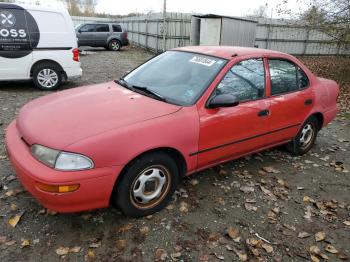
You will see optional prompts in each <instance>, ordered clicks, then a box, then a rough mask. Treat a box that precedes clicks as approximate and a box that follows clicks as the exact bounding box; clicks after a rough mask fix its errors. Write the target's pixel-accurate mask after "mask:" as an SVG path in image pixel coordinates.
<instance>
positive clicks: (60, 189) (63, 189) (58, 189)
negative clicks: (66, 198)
mask: <svg viewBox="0 0 350 262" xmlns="http://www.w3.org/2000/svg"><path fill="white" fill-rule="evenodd" d="M35 185H36V187H37V188H38V189H40V190H41V191H45V192H49V193H69V192H74V191H76V190H78V189H79V187H80V185H79V184H75V185H48V184H43V183H39V182H36V183H35Z"/></svg>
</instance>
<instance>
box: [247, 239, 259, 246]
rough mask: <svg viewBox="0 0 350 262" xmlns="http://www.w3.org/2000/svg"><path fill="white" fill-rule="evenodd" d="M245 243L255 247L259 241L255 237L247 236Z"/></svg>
mask: <svg viewBox="0 0 350 262" xmlns="http://www.w3.org/2000/svg"><path fill="white" fill-rule="evenodd" d="M246 243H247V245H249V246H252V247H255V246H256V245H258V244H259V243H260V241H259V240H257V239H256V238H248V239H247V240H246Z"/></svg>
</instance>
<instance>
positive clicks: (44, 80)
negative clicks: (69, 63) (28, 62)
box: [32, 63, 62, 90]
mask: <svg viewBox="0 0 350 262" xmlns="http://www.w3.org/2000/svg"><path fill="white" fill-rule="evenodd" d="M32 77H33V82H34V84H35V86H36V87H38V88H39V89H41V90H55V89H57V88H58V87H59V86H60V85H61V83H62V72H61V69H60V67H59V66H57V65H56V64H54V63H41V64H39V65H37V66H35V67H34V69H33V76H32Z"/></svg>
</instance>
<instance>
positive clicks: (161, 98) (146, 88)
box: [131, 85, 167, 102]
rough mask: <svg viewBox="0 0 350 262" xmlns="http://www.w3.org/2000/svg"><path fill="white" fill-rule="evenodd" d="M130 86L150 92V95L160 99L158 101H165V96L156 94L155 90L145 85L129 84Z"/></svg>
mask: <svg viewBox="0 0 350 262" xmlns="http://www.w3.org/2000/svg"><path fill="white" fill-rule="evenodd" d="M131 87H132V88H133V89H136V90H141V91H142V92H144V93H147V94H150V95H152V96H154V97H156V98H157V99H158V100H160V101H164V102H166V101H167V100H166V98H165V97H164V96H162V95H160V94H158V93H157V92H155V91H153V90H151V89H149V88H148V87H145V86H134V85H133V86H131Z"/></svg>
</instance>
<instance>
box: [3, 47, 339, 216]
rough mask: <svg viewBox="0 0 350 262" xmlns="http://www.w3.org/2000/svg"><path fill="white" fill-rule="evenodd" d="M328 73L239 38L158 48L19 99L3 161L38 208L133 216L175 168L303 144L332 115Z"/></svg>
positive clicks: (334, 88) (168, 182) (162, 198)
mask: <svg viewBox="0 0 350 262" xmlns="http://www.w3.org/2000/svg"><path fill="white" fill-rule="evenodd" d="M338 94H339V88H338V85H337V84H336V82H334V81H332V80H327V79H323V78H318V77H316V76H315V75H313V74H312V73H311V72H310V71H309V70H308V69H307V68H306V67H305V66H304V65H303V64H302V63H301V62H300V61H298V60H297V59H296V58H294V57H293V56H290V55H287V54H283V53H279V52H274V51H270V50H262V49H254V48H238V47H185V48H179V49H175V50H172V51H168V52H165V53H163V54H161V55H159V56H157V57H155V58H153V59H152V60H150V61H148V62H146V63H145V64H143V65H141V66H140V67H138V68H136V69H135V70H133V71H132V72H130V73H128V74H127V75H126V76H125V77H123V78H121V79H120V80H117V81H115V82H108V83H103V84H98V85H94V86H87V87H82V88H76V89H71V90H67V91H63V92H59V93H55V94H51V95H48V96H45V97H41V98H39V99H36V100H34V101H32V102H30V103H28V104H27V105H26V106H24V107H23V108H22V109H21V111H20V114H19V116H18V118H17V120H15V121H13V122H12V123H11V124H10V126H9V127H8V128H7V132H6V145H7V149H8V153H9V156H10V160H11V162H12V164H13V166H14V168H15V170H16V173H17V175H18V177H19V179H20V180H21V182H22V184H23V185H24V186H25V188H26V189H27V190H28V191H29V192H30V193H31V194H33V195H34V196H35V197H36V198H37V199H38V200H39V201H40V202H41V203H42V204H43V205H44V206H45V207H47V208H49V209H52V210H56V211H58V212H75V211H82V210H90V209H95V208H102V207H107V206H109V205H110V203H112V204H114V205H115V206H117V207H118V208H119V209H120V210H121V211H122V212H123V213H124V214H125V215H128V216H133V217H139V216H144V215H149V214H152V213H154V212H157V211H159V210H160V209H162V208H163V207H164V206H166V205H167V203H168V202H169V201H170V200H171V198H172V195H173V193H174V191H175V189H176V187H177V185H178V183H179V182H180V180H181V178H182V177H184V176H187V175H190V174H192V173H195V172H197V171H200V170H203V169H205V168H208V167H211V166H214V165H217V164H220V163H223V162H225V161H229V160H232V159H235V158H239V157H241V156H244V155H248V154H252V153H255V152H258V151H261V150H265V149H267V148H271V147H276V146H278V145H283V144H286V147H287V148H288V149H289V151H290V152H291V153H293V154H295V155H302V154H305V153H306V152H308V151H309V150H310V148H311V147H312V145H313V144H314V142H315V139H316V136H317V133H318V131H319V130H320V129H321V128H322V127H324V126H326V125H327V124H328V123H329V122H330V121H332V119H333V118H334V117H335V116H336V114H337V111H338V109H337V103H336V100H337V97H338Z"/></svg>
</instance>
